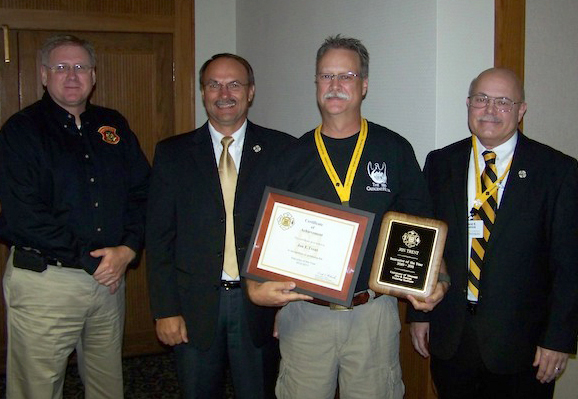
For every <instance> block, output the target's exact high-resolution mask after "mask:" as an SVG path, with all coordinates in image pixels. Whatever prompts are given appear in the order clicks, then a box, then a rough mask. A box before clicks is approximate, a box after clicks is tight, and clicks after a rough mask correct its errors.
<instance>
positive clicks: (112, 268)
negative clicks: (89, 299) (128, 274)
mask: <svg viewBox="0 0 578 399" xmlns="http://www.w3.org/2000/svg"><path fill="white" fill-rule="evenodd" d="M90 256H92V257H93V258H100V257H102V259H101V260H100V263H99V265H98V267H97V268H96V271H95V272H94V274H93V275H92V277H94V279H95V280H96V281H98V283H99V284H102V285H106V286H107V287H109V289H110V293H111V294H114V293H115V292H116V290H117V289H118V287H119V285H120V284H119V283H120V279H121V278H122V276H124V273H125V271H126V267H127V266H128V264H129V263H130V262H132V260H133V259H134V258H135V257H136V253H135V252H134V251H133V250H132V249H130V248H129V247H127V246H126V245H120V246H118V247H107V248H101V249H96V250H94V251H92V252H91V253H90Z"/></svg>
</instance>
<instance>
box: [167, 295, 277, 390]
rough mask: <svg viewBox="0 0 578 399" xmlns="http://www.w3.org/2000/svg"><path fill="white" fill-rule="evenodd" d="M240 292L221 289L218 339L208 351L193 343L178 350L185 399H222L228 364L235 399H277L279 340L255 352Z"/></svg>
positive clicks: (178, 346) (179, 377)
mask: <svg viewBox="0 0 578 399" xmlns="http://www.w3.org/2000/svg"><path fill="white" fill-rule="evenodd" d="M242 307H243V298H242V290H241V288H235V289H230V290H226V289H224V288H221V301H220V309H219V321H218V327H217V331H216V332H215V339H214V341H213V344H212V345H211V347H210V348H209V349H208V350H206V351H200V350H198V349H196V348H195V347H194V346H193V343H189V344H181V345H177V346H175V355H176V362H177V374H178V379H179V386H180V388H181V392H182V397H183V398H186V399H193V398H194V399H203V398H207V399H221V398H222V397H223V394H224V386H225V372H226V369H227V364H228V365H229V366H230V369H231V376H232V379H233V387H234V390H235V398H237V399H269V398H275V382H276V379H277V372H278V368H279V349H278V344H277V340H276V339H274V338H272V339H271V341H270V342H269V343H268V344H266V345H264V346H263V347H260V348H256V347H255V346H254V345H253V341H252V339H251V335H250V331H249V325H248V322H247V319H246V318H245V317H244V312H243V309H242Z"/></svg>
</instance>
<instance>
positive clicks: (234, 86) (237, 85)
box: [205, 80, 249, 92]
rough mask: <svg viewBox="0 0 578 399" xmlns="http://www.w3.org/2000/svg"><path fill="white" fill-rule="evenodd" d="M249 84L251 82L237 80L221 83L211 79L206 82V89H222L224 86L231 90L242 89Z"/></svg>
mask: <svg viewBox="0 0 578 399" xmlns="http://www.w3.org/2000/svg"><path fill="white" fill-rule="evenodd" d="M245 86H249V83H241V82H238V81H236V80H234V81H232V82H228V83H219V82H216V81H214V80H210V81H209V82H208V83H205V90H208V91H215V92H217V91H221V90H222V89H223V87H226V88H227V90H229V91H233V92H235V91H241V90H242V89H243V87H245Z"/></svg>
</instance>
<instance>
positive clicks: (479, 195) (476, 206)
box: [472, 134, 514, 211]
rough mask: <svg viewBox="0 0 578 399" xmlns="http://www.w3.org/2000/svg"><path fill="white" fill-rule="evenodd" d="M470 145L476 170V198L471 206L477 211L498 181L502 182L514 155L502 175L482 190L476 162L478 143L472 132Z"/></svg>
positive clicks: (496, 187) (495, 188)
mask: <svg viewBox="0 0 578 399" xmlns="http://www.w3.org/2000/svg"><path fill="white" fill-rule="evenodd" d="M472 147H473V151H474V165H475V170H476V199H475V200H474V206H473V208H474V209H475V210H476V211H477V210H479V209H480V208H481V207H482V205H483V204H484V202H486V201H487V200H488V198H490V197H491V196H492V195H493V194H494V191H496V190H497V189H498V188H499V187H500V183H502V180H504V179H505V177H506V175H507V174H508V172H509V171H510V167H511V166H512V160H513V159H514V157H512V159H510V163H509V164H508V167H507V168H506V170H505V171H504V173H502V176H500V177H499V178H498V179H497V180H496V181H495V182H494V184H492V185H491V186H490V187H486V190H485V191H483V192H482V180H481V179H480V176H481V173H480V165H479V163H478V144H477V142H476V138H475V136H474V135H473V134H472ZM490 151H491V150H490ZM497 169H498V166H497V165H496V170H497Z"/></svg>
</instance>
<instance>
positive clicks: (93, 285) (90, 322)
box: [0, 36, 149, 399]
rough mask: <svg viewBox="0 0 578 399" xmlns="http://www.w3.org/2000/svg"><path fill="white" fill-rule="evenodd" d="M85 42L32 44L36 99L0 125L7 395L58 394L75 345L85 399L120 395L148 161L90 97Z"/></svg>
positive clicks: (112, 114) (91, 61) (67, 39)
mask: <svg viewBox="0 0 578 399" xmlns="http://www.w3.org/2000/svg"><path fill="white" fill-rule="evenodd" d="M94 68H95V52H94V48H93V47H92V45H91V44H90V43H88V42H86V41H84V40H81V39H78V38H76V37H73V36H55V37H52V38H50V39H49V40H48V41H47V42H46V43H45V44H44V46H43V48H42V67H41V79H42V84H43V85H44V86H45V88H46V92H45V94H44V96H43V98H42V99H41V100H40V101H38V102H36V103H34V104H32V105H31V106H29V107H27V108H25V109H23V110H22V111H20V112H18V113H16V114H15V115H13V116H12V117H11V118H10V119H9V120H8V121H7V122H6V124H5V125H4V126H3V127H2V130H1V132H0V201H1V203H2V213H1V214H0V237H1V238H2V239H4V240H6V241H7V242H8V243H9V244H10V245H11V246H12V247H11V251H10V257H9V259H8V263H7V266H6V273H5V275H4V295H5V299H6V305H7V329H8V354H7V374H6V381H7V397H9V398H35V399H37V398H60V397H62V386H63V380H64V373H65V369H66V364H67V360H68V356H69V355H70V353H71V352H72V351H73V350H74V348H75V346H76V345H77V344H78V343H79V342H81V348H82V351H83V353H84V361H83V362H82V368H83V370H81V371H82V372H83V374H84V377H85V378H84V382H85V389H86V397H87V398H90V397H92V398H96V397H98V398H113V399H118V398H122V397H123V382H122V364H121V346H122V333H123V325H124V273H125V271H126V268H127V265H128V264H129V263H130V262H132V261H133V260H134V259H135V257H136V255H137V253H138V252H139V250H140V249H141V247H142V243H143V235H144V215H145V207H146V192H147V185H148V175H149V165H148V162H147V160H146V158H145V157H144V154H143V153H142V151H141V149H140V147H139V144H138V141H137V139H136V137H135V135H134V134H133V132H132V131H131V130H130V128H129V126H128V123H127V121H126V120H125V119H124V118H123V117H122V115H120V114H119V113H118V112H116V111H114V110H111V109H106V108H103V107H98V106H95V105H92V104H90V103H89V102H88V97H89V96H90V94H91V92H92V90H93V87H94V84H95V81H96V75H95V70H94Z"/></svg>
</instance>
